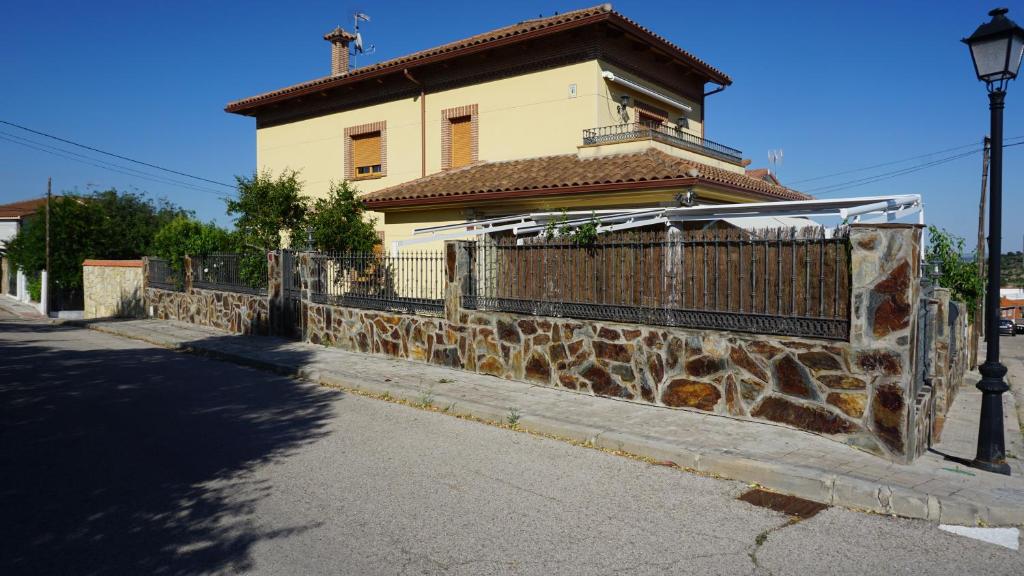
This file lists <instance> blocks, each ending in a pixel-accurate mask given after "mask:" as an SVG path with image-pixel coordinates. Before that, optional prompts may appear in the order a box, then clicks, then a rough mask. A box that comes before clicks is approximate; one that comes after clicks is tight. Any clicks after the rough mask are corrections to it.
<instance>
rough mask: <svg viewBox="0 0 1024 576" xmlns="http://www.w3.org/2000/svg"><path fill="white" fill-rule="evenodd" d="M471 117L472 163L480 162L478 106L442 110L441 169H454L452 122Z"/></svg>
mask: <svg viewBox="0 0 1024 576" xmlns="http://www.w3.org/2000/svg"><path fill="white" fill-rule="evenodd" d="M466 116H469V133H470V142H471V143H470V146H471V148H472V150H471V151H470V153H471V155H472V160H471V161H472V162H477V161H478V160H480V129H479V114H478V112H477V105H476V104H469V105H466V106H456V107H455V108H447V109H445V110H441V169H442V170H450V169H451V167H452V120H453V119H455V118H464V117H466Z"/></svg>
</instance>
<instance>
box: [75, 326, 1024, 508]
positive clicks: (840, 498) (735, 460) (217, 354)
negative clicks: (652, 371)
mask: <svg viewBox="0 0 1024 576" xmlns="http://www.w3.org/2000/svg"><path fill="white" fill-rule="evenodd" d="M65 323H66V324H71V325H76V326H82V327H85V328H88V329H91V330H96V331H98V332H103V333H106V334H111V335H114V336H119V337H122V338H128V339H132V340H139V341H142V342H146V343H149V344H152V345H154V346H158V347H161V348H165V349H169V350H176V351H181V352H187V353H190V354H196V355H200V356H204V357H208V358H213V359H216V360H223V361H228V362H232V363H236V364H240V365H243V366H248V367H250V368H255V369H259V370H264V371H268V372H273V373H275V374H279V375H282V376H289V377H294V378H301V379H303V380H307V381H310V382H313V383H315V384H319V385H322V386H329V387H334V388H342V389H349V390H354V391H358V392H365V393H369V394H374V395H378V396H379V395H384V394H387V395H389V396H390V397H391V398H394V399H397V400H402V401H405V402H408V403H412V404H420V403H421V400H422V398H423V390H422V389H420V388H417V387H414V386H409V385H402V384H397V383H395V382H372V383H367V382H360V381H353V380H351V379H348V378H346V377H341V376H338V375H336V374H332V373H331V372H330V371H320V370H316V369H304V368H301V367H297V366H286V365H282V364H277V363H273V362H266V361H262V360H259V359H256V358H252V357H249V356H246V355H244V354H237V353H233V352H224V351H220V350H214V349H211V348H205V347H202V346H191V345H188V344H182V343H179V342H169V341H167V340H161V339H159V338H154V337H146V336H142V335H139V334H135V333H129V332H125V331H121V330H117V329H116V328H115V327H110V326H101V325H94V324H88V323H75V322H65ZM432 405H434V406H438V405H444V406H448V407H449V409H445V410H444V411H443V412H442V413H445V414H450V415H453V416H466V417H472V418H474V419H477V420H480V421H484V422H488V423H492V424H498V425H502V424H507V423H509V422H508V419H509V415H510V408H509V407H507V406H497V405H493V404H487V403H484V402H478V401H472V400H466V399H464V398H459V397H453V396H447V395H445V394H436V395H432ZM516 424H517V428H518V429H520V430H522V431H525V432H533V433H538V434H542V435H546V436H553V437H556V438H559V439H563V440H569V441H573V442H578V443H583V444H588V445H592V446H594V447H596V448H600V449H604V450H612V451H620V452H625V453H628V454H631V455H634V456H639V457H641V458H644V459H650V460H656V461H659V462H666V463H667V462H671V463H672V464H675V465H676V466H678V467H679V468H682V469H684V470H690V471H694V472H698V473H701V474H706V475H710V476H716V477H721V478H726V479H731V480H737V481H741V482H746V483H752V484H757V485H759V486H762V487H764V488H768V489H770V490H773V491H776V492H781V493H784V494H790V495H793V496H798V497H800V498H805V499H807V500H813V501H815V502H820V503H822V504H828V505H831V506H841V507H844V508H852V509H856V510H862V511H868V512H873V513H876V514H885V515H890V516H900V517H904V518H912V519H919V520H927V521H930V522H939V523H943V524H958V525H965V526H977V525H986V526H1019V525H1024V507H1009V506H999V507H993V506H984V505H980V504H978V503H976V502H973V501H971V500H968V499H966V498H962V497H958V496H956V495H955V494H954V495H950V496H942V495H933V494H927V493H925V492H919V491H915V490H912V489H908V488H904V487H902V486H896V487H894V486H888V485H886V484H882V483H879V482H873V481H869V480H864V479H861V478H856V477H852V476H844V475H840V474H834V473H829V472H826V471H823V470H820V469H815V468H809V467H802V466H795V465H782V464H777V463H774V462H767V461H763V460H755V459H751V458H747V457H745V456H742V455H739V454H730V453H728V452H717V451H716V452H702V451H700V450H695V449H690V448H687V447H685V446H678V445H675V444H670V443H667V442H665V441H663V440H661V439H659V438H653V437H649V436H639V435H635V434H630V433H624V432H617V431H615V430H613V429H610V428H607V429H602V428H596V427H593V426H589V425H586V424H581V423H576V422H568V421H565V420H560V419H555V418H549V417H546V416H543V415H534V414H523V415H522V416H521V417H519V418H518V419H517V422H516Z"/></svg>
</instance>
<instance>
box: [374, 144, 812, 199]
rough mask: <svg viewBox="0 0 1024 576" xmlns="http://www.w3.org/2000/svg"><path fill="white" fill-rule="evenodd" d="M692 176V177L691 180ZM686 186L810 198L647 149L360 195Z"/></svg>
mask: <svg viewBox="0 0 1024 576" xmlns="http://www.w3.org/2000/svg"><path fill="white" fill-rule="evenodd" d="M692 174H697V176H692ZM683 180H690V181H694V183H704V184H707V185H710V186H712V187H713V186H715V185H718V186H722V187H726V188H732V189H735V190H739V191H743V192H749V193H751V194H753V195H755V196H757V197H759V198H768V199H778V200H806V199H809V198H810V196H808V195H806V194H803V193H801V192H797V191H796V190H790V189H789V188H785V187H783V186H778V185H775V184H772V183H770V182H766V181H765V180H761V179H758V178H751V177H749V176H747V175H745V174H739V173H736V172H730V171H728V170H724V169H722V168H716V167H714V166H710V165H707V164H702V163H700V162H694V161H691V160H686V159H684V158H679V157H676V156H671V155H669V154H666V153H665V152H662V151H660V150H657V149H654V148H650V149H648V150H646V151H644V152H636V153H632V154H617V155H612V156H601V157H595V158H580V157H579V156H577V155H576V154H564V155H559V156H544V157H540V158H528V159H523V160H509V161H506V162H482V163H477V164H472V165H469V166H464V167H462V168H458V169H455V170H449V171H445V172H439V173H437V174H433V175H430V176H426V177H423V178H419V179H417V180H412V181H410V182H405V183H403V184H398V185H395V186H391V187H390V188H385V189H383V190H378V191H377V192H372V193H370V194H366V195H365V196H363V197H362V199H363V201H364V202H366V204H367V206H369V207H371V208H373V207H386V206H395V205H403V204H408V205H416V204H420V203H422V204H430V203H439V202H447V201H456V200H470V199H480V200H486V199H487V198H488V197H494V196H495V195H500V196H501V197H507V196H509V195H510V193H511V195H514V196H520V195H521V196H522V197H524V198H529V197H531V196H535V195H543V194H559V193H566V194H569V193H573V192H579V191H581V190H582V191H596V190H593V189H594V188H595V187H598V188H600V189H607V190H608V191H620V190H631V189H640V188H655V187H657V186H658V185H659V184H661V183H663V184H664V185H665V186H673V185H679V182H680V181H683Z"/></svg>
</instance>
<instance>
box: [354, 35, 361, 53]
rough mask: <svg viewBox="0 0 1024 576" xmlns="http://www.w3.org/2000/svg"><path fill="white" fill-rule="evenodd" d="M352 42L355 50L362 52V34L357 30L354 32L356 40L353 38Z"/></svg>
mask: <svg viewBox="0 0 1024 576" xmlns="http://www.w3.org/2000/svg"><path fill="white" fill-rule="evenodd" d="M354 44H355V48H356V52H358V53H360V54H362V52H363V35H362V34H360V33H359V32H356V40H355V43H354Z"/></svg>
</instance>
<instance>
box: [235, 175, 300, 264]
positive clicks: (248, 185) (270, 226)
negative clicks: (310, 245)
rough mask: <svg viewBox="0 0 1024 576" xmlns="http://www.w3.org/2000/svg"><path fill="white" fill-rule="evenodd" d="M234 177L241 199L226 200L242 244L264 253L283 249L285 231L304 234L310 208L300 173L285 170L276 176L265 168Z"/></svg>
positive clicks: (241, 245)
mask: <svg viewBox="0 0 1024 576" xmlns="http://www.w3.org/2000/svg"><path fill="white" fill-rule="evenodd" d="M235 180H236V181H237V182H238V199H237V200H235V199H230V198H229V199H227V212H228V214H229V215H232V216H234V217H235V229H236V230H237V234H238V241H239V244H240V247H242V248H243V249H245V250H252V251H256V252H261V253H264V254H265V253H267V252H269V251H272V250H277V249H279V248H281V240H282V236H281V234H282V232H283V233H287V234H290V235H291V237H292V238H304V237H305V234H304V233H303V232H304V230H303V224H304V223H305V220H306V212H307V208H306V204H305V203H304V202H303V200H302V182H301V181H299V174H298V172H295V171H294V170H285V171H284V172H282V173H281V175H280V176H278V177H277V178H275V177H274V176H273V174H272V173H271V172H269V171H266V172H262V173H255V174H253V176H252V178H246V177H244V176H236V177H235Z"/></svg>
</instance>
